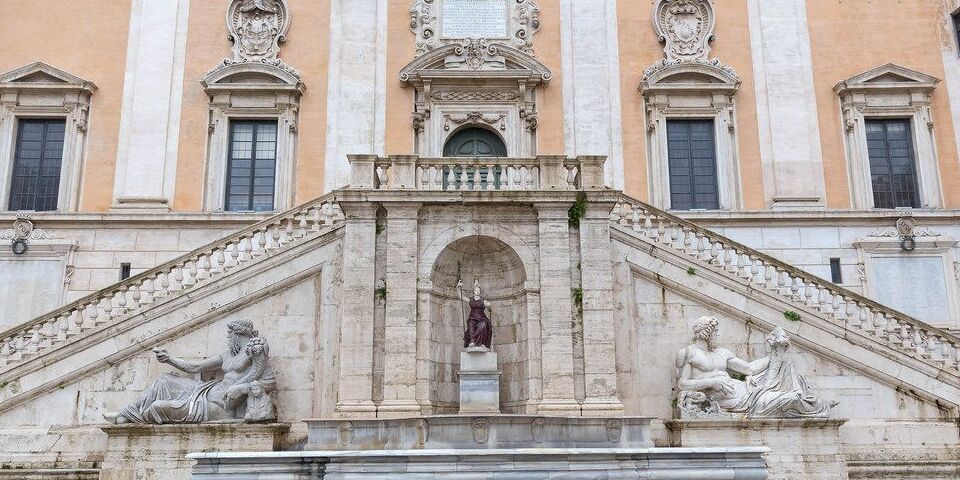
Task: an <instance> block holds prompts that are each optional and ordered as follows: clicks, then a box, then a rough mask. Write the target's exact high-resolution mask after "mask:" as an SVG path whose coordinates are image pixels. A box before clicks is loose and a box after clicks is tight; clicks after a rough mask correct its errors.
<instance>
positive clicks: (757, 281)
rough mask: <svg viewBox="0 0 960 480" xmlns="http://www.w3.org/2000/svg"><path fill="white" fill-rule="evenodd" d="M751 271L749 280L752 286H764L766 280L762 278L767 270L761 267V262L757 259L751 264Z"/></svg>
mask: <svg viewBox="0 0 960 480" xmlns="http://www.w3.org/2000/svg"><path fill="white" fill-rule="evenodd" d="M751 270H752V271H751V275H750V278H751V281H752V282H753V284H754V285H757V286H760V287H762V286H764V285H765V284H766V279H765V278H764V275H763V274H764V273H766V271H767V269H766V267H764V266H763V262H762V261H760V259H757V260H756V261H754V262H753V268H752V269H751Z"/></svg>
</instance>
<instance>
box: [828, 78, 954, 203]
mask: <svg viewBox="0 0 960 480" xmlns="http://www.w3.org/2000/svg"><path fill="white" fill-rule="evenodd" d="M939 82H940V80H939V79H937V78H936V77H933V76H930V75H927V74H924V73H920V72H918V71H915V70H911V69H909V68H905V67H901V66H899V65H894V64H892V63H888V64H886V65H882V66H879V67H876V68H874V69H871V70H869V71H866V72H864V73H861V74H859V75H855V76H853V77H850V78H848V79H847V80H844V81H842V82H840V83H838V84H837V85H836V86H835V87H833V91H834V92H835V93H836V94H837V96H838V97H839V101H840V108H841V115H842V120H843V125H844V131H845V135H844V142H845V145H846V154H847V175H848V177H849V184H850V201H851V204H852V206H853V208H855V209H872V208H874V203H873V184H872V180H871V176H870V155H869V152H868V150H867V132H866V125H865V120H870V119H882V118H906V119H909V120H910V125H911V129H912V135H913V148H914V152H913V153H914V159H915V163H916V168H917V172H916V175H917V185H918V186H919V189H920V191H919V192H918V193H919V195H920V205H921V208H940V207H942V206H943V193H942V188H941V186H940V173H939V172H940V168H939V165H938V162H937V150H936V141H935V138H934V131H933V127H934V125H933V117H932V114H931V111H930V101H931V98H932V95H933V89H934V88H936V86H937V84H938V83H939Z"/></svg>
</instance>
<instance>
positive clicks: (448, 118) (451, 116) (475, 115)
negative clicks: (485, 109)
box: [443, 110, 507, 131]
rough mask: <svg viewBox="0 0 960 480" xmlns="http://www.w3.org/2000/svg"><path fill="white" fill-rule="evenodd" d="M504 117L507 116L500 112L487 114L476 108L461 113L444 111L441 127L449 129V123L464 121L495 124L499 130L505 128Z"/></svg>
mask: <svg viewBox="0 0 960 480" xmlns="http://www.w3.org/2000/svg"><path fill="white" fill-rule="evenodd" d="M506 118H507V116H506V115H504V114H502V113H501V114H499V115H487V114H486V113H482V112H479V111H476V110H474V111H472V112H467V113H463V114H456V113H446V114H444V115H443V129H444V130H446V131H450V124H451V123H453V124H454V125H463V124H464V123H485V124H487V125H490V126H495V127H496V128H499V129H500V130H506V129H507V125H506V123H505V120H506Z"/></svg>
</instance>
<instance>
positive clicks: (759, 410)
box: [676, 317, 836, 418]
mask: <svg viewBox="0 0 960 480" xmlns="http://www.w3.org/2000/svg"><path fill="white" fill-rule="evenodd" d="M693 332H694V335H693V344H691V345H689V346H687V347H686V348H684V349H682V350H680V352H679V353H677V359H676V367H677V372H676V375H677V377H676V379H677V390H678V392H679V393H678V395H677V408H678V409H679V411H680V417H681V418H730V417H737V416H746V417H766V418H798V417H826V416H828V413H829V411H830V409H831V408H833V407H834V406H836V402H825V401H823V400H821V399H819V398H817V396H816V395H814V393H813V391H812V389H811V388H810V386H809V385H807V382H806V381H805V380H804V378H803V376H801V375H800V374H799V373H797V371H796V369H795V368H794V365H793V362H791V361H790V360H789V359H787V358H785V356H784V354H785V353H786V351H787V349H789V348H790V337H788V336H787V334H786V332H785V331H784V330H783V329H782V328H779V327H778V328H776V329H775V330H774V331H773V332H771V333H770V334H768V335H767V336H766V343H767V347H768V349H769V356H767V357H765V358H761V359H758V360H754V361H752V362H748V361H746V360H742V359H740V358H737V356H736V355H734V354H733V353H732V352H730V351H729V350H727V349H725V348H721V347H719V346H718V345H717V341H718V339H719V322H718V321H717V319H716V318H713V317H700V318H699V319H697V321H696V323H695V324H694V327H693ZM731 372H732V373H734V374H739V375H742V376H745V377H746V380H738V379H736V378H734V377H733V376H731Z"/></svg>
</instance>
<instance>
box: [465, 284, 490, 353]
mask: <svg viewBox="0 0 960 480" xmlns="http://www.w3.org/2000/svg"><path fill="white" fill-rule="evenodd" d="M462 288H463V281H462V280H457V291H458V292H460V298H461V299H462V300H463V301H464V302H467V304H468V305H470V315H469V316H468V317H467V328H466V329H465V330H464V332H463V347H464V348H475V347H483V348H487V349H489V348H490V344H491V340H492V339H493V323H492V322H490V317H489V316H488V315H487V312H486V310H487V309H489V308H490V303H489V302H487V301H486V300H485V299H484V298H483V292H482V291H481V290H480V281H479V280H474V281H473V296H472V297H465V296H463V290H462Z"/></svg>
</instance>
